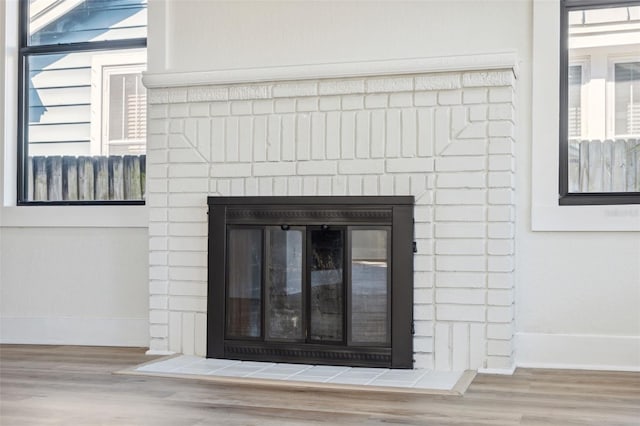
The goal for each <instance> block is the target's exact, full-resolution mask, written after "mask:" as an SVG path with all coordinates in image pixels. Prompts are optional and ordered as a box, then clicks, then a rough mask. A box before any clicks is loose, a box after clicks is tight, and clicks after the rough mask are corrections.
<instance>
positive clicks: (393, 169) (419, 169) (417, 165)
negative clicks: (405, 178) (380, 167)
mask: <svg viewBox="0 0 640 426" xmlns="http://www.w3.org/2000/svg"><path fill="white" fill-rule="evenodd" d="M386 164H387V166H386V169H387V172H389V173H411V172H414V173H424V172H432V171H433V159H432V158H401V159H400V158H399V159H388V160H387V162H386Z"/></svg>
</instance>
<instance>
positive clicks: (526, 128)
mask: <svg viewBox="0 0 640 426" xmlns="http://www.w3.org/2000/svg"><path fill="white" fill-rule="evenodd" d="M536 1H538V0H536ZM540 2H544V3H545V4H546V5H547V6H548V7H552V8H553V7H555V6H554V4H553V0H540ZM556 4H557V2H556ZM149 13H150V14H149V17H150V32H149V34H150V39H149V71H150V72H152V73H163V72H183V71H209V70H219V69H230V68H252V67H265V66H278V65H304V64H312V63H332V62H344V61H365V60H383V59H395V58H407V57H429V56H443V55H456V54H464V53H487V52H496V51H505V50H515V51H517V54H518V57H519V58H520V60H521V63H520V76H519V79H518V86H519V88H518V96H519V99H518V100H517V103H518V105H517V108H516V110H517V111H518V121H517V135H516V140H517V141H518V146H517V152H516V154H517V181H518V189H517V191H518V195H517V203H518V209H517V223H518V227H517V231H516V232H517V243H516V250H517V259H518V261H517V266H516V271H517V272H516V277H517V278H516V291H517V293H518V298H517V305H516V309H517V323H518V332H519V338H520V340H519V342H520V344H519V346H517V347H516V351H517V352H516V356H517V360H518V362H519V363H520V364H522V365H525V364H526V365H539V366H542V365H547V366H570V367H594V366H595V367H612V368H635V369H638V368H640V359H639V355H638V354H640V343H639V342H640V337H639V336H640V317H639V315H640V314H639V313H638V312H639V309H638V306H639V305H640V261H639V260H640V236H639V235H638V233H637V232H626V233H622V232H618V233H614V232H533V231H532V230H531V229H532V228H531V207H532V203H531V182H532V180H533V177H532V171H531V157H532V156H531V151H532V144H536V143H541V142H542V141H540V140H533V138H532V134H539V133H540V132H539V130H540V129H534V128H533V125H532V109H531V105H532V99H533V94H532V89H531V88H532V81H533V78H532V73H533V64H532V62H533V61H532V48H533V46H532V45H533V24H534V16H533V1H527V0H513V1H481V0H477V1H451V0H449V1H426V2H415V3H414V2H412V3H405V2H398V1H396V2H376V3H374V2H371V3H365V2H351V3H345V2H334V3H331V2H318V3H312V2H304V3H292V2H233V3H231V2H202V1H185V0H180V1H177V0H167V1H156V2H153V1H152V2H151V4H150V11H149ZM557 22H558V21H557V20H553V19H552V20H550V21H549V22H542V23H539V24H540V25H541V27H542V28H545V27H546V28H549V29H550V30H551V29H553V28H554V26H555V25H557ZM194 52H197V53H194ZM549 54H550V55H555V53H554V52H553V51H550V52H549ZM542 71H543V72H544V73H547V74H548V73H551V74H549V75H552V74H553V73H554V72H555V68H553V67H551V68H550V69H544V70H542ZM544 75H545V74H543V76H544ZM543 78H544V77H543ZM552 86H553V87H554V88H553V91H552V92H550V93H549V94H548V97H549V99H551V100H553V99H554V97H555V96H557V93H556V92H555V90H556V89H555V87H557V85H552ZM543 96H546V95H544V94H543ZM554 107H556V105H555V101H554V102H551V101H550V104H549V109H550V110H552V109H553V108H554ZM554 137H555V136H554ZM541 167H543V168H547V169H549V170H554V169H555V168H556V164H555V163H554V160H553V158H550V161H549V164H548V166H541ZM551 195H552V196H553V194H551ZM609 211H610V212H612V213H611V214H609V216H608V217H609V220H610V221H616V220H619V219H620V218H621V216H618V215H617V214H616V211H617V210H616V209H615V208H613V209H609ZM626 219H627V220H628V219H629V218H626ZM603 347H606V348H607V350H604V351H603V350H600V348H603ZM549 354H550V355H549Z"/></svg>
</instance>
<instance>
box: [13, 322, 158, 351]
mask: <svg viewBox="0 0 640 426" xmlns="http://www.w3.org/2000/svg"><path fill="white" fill-rule="evenodd" d="M0 343H5V344H41V345H88V346H133V347H148V346H149V321H148V320H147V319H146V318H145V319H142V318H81V317H62V318H60V317H58V318H7V317H3V318H0Z"/></svg>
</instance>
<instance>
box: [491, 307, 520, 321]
mask: <svg viewBox="0 0 640 426" xmlns="http://www.w3.org/2000/svg"><path fill="white" fill-rule="evenodd" d="M513 318H514V316H513V305H512V306H489V307H488V309H487V321H489V322H494V323H510V322H512V321H513Z"/></svg>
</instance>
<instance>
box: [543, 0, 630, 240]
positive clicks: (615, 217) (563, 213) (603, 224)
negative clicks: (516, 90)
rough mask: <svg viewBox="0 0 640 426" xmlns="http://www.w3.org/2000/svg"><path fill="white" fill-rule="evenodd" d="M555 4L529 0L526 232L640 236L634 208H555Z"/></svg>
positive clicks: (557, 24)
mask: <svg viewBox="0 0 640 426" xmlns="http://www.w3.org/2000/svg"><path fill="white" fill-rule="evenodd" d="M559 40H560V4H559V0H555V1H548V0H534V4H533V58H532V80H533V90H532V117H531V119H532V150H531V151H532V159H531V227H532V230H534V231H640V205H606V206H599V205H595V206H592V205H590V206H560V205H558V181H559V177H558V167H559V158H558V156H559V149H558V142H559V141H558V137H559V136H558V135H559V132H560V131H559V120H558V117H559V114H560V112H559V91H558V88H559V87H560V86H559V83H560V76H559V72H558V70H559V69H560V42H559Z"/></svg>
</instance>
